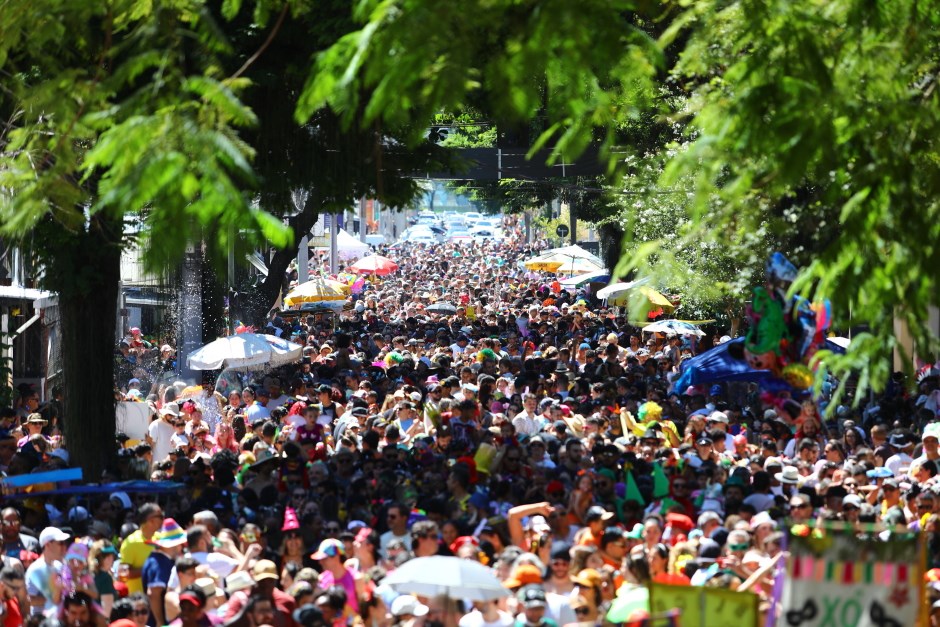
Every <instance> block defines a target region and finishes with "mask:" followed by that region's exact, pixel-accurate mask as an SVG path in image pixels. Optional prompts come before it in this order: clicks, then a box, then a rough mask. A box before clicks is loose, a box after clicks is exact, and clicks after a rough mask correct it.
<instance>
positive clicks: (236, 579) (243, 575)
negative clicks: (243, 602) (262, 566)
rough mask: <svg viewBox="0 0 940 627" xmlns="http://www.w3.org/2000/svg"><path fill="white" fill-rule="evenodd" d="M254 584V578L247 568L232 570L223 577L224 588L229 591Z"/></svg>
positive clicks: (247, 587) (235, 590) (244, 588)
mask: <svg viewBox="0 0 940 627" xmlns="http://www.w3.org/2000/svg"><path fill="white" fill-rule="evenodd" d="M254 585H255V580H254V578H253V577H252V576H251V573H249V572H248V571H247V570H240V571H238V572H234V573H232V574H231V575H229V576H228V577H226V578H225V589H226V590H228V592H229V593H232V592H238V591H239V590H247V589H249V588H251V587H253V586H254Z"/></svg>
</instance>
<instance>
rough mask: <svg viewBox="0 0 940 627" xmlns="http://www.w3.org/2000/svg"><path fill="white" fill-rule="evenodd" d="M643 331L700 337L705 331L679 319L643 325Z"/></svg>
mask: <svg viewBox="0 0 940 627" xmlns="http://www.w3.org/2000/svg"><path fill="white" fill-rule="evenodd" d="M643 332H644V333H665V334H666V335H676V334H679V335H696V336H698V337H702V336H703V335H705V332H704V331H702V330H701V329H700V328H698V327H697V326H695V325H694V324H692V323H690V322H682V321H680V320H660V321H658V322H654V323H652V324H648V325H646V326H645V327H643Z"/></svg>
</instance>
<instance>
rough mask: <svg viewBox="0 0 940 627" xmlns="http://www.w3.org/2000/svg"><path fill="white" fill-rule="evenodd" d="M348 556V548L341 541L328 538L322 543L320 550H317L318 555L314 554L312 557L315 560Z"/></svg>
mask: <svg viewBox="0 0 940 627" xmlns="http://www.w3.org/2000/svg"><path fill="white" fill-rule="evenodd" d="M345 556H346V547H344V546H343V543H342V542H340V541H339V540H336V539H333V538H327V539H326V540H324V541H323V542H321V543H320V546H319V548H317V551H316V553H313V554H312V555H311V556H310V557H311V558H313V559H315V560H322V559H326V558H327V557H345Z"/></svg>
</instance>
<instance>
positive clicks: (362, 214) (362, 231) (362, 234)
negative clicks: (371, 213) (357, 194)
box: [359, 196, 366, 242]
mask: <svg viewBox="0 0 940 627" xmlns="http://www.w3.org/2000/svg"><path fill="white" fill-rule="evenodd" d="M359 241H360V242H365V241H366V197H365V196H363V197H362V198H360V199H359Z"/></svg>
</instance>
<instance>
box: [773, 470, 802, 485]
mask: <svg viewBox="0 0 940 627" xmlns="http://www.w3.org/2000/svg"><path fill="white" fill-rule="evenodd" d="M774 478H775V479H776V480H777V481H779V482H780V483H789V484H792V485H796V484H797V483H799V482H800V471H799V469H798V468H797V467H796V466H784V468H783V470H782V471H781V472H775V473H774Z"/></svg>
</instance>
